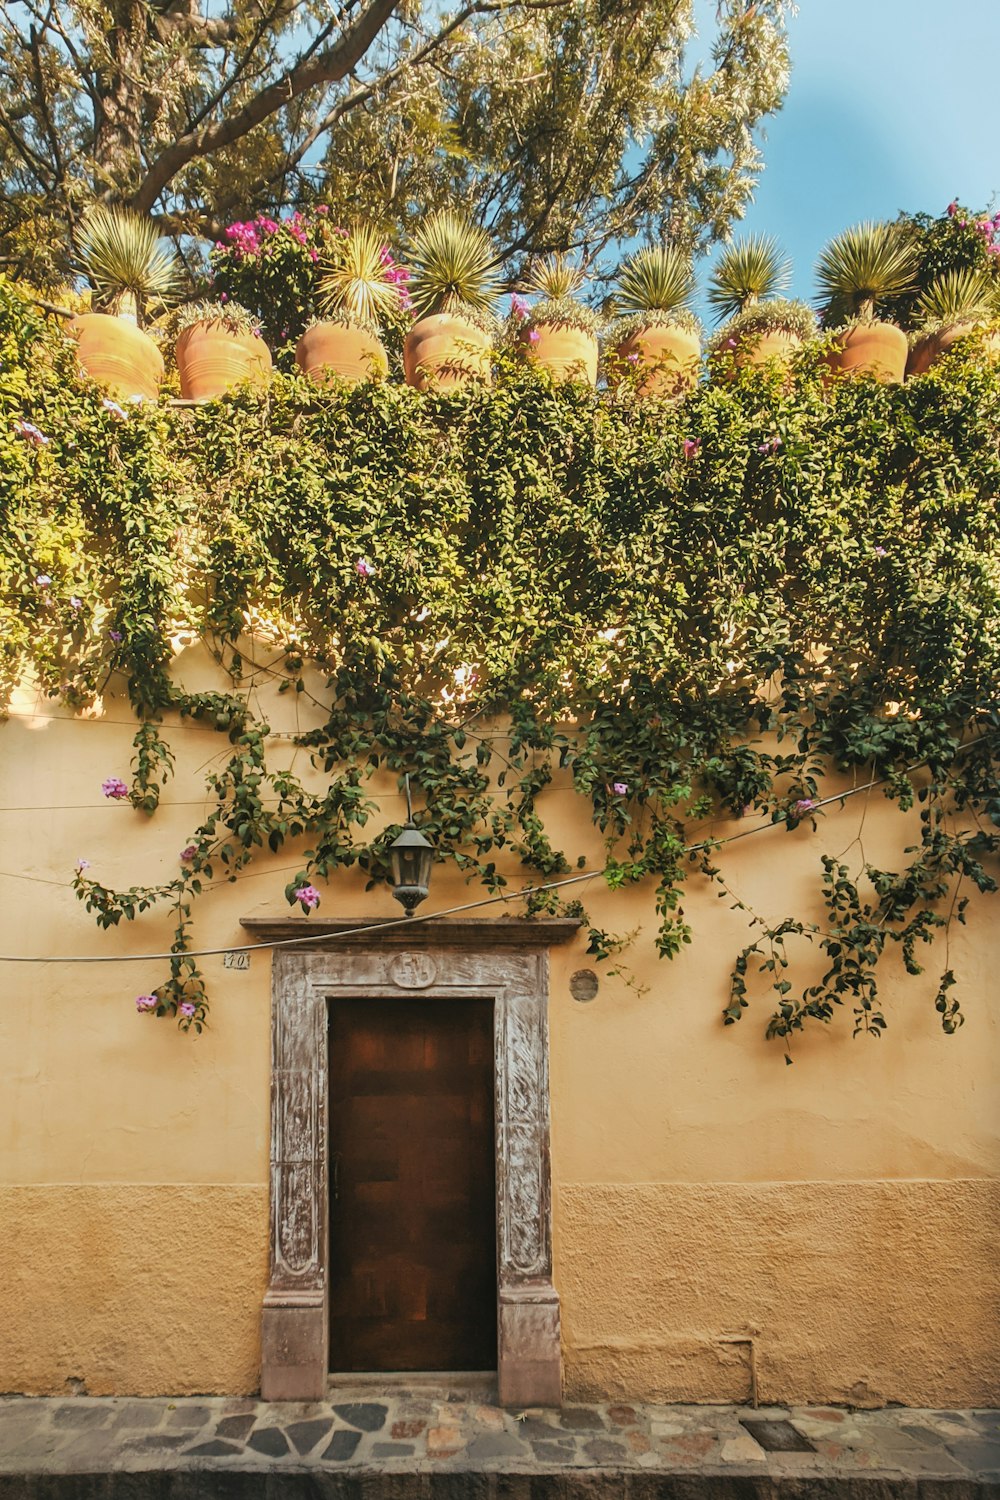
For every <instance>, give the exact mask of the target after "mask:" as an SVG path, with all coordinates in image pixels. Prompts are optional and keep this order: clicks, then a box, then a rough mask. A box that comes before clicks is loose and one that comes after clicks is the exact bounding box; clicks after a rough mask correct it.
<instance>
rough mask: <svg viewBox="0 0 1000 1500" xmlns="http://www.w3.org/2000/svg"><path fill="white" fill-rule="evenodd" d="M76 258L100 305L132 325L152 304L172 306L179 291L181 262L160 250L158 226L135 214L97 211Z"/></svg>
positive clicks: (85, 229)
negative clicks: (172, 300) (158, 303)
mask: <svg viewBox="0 0 1000 1500" xmlns="http://www.w3.org/2000/svg"><path fill="white" fill-rule="evenodd" d="M77 258H78V263H79V266H80V269H81V270H82V271H83V273H84V275H85V276H86V277H87V279H88V280H89V282H90V284H91V286H92V287H93V288H94V291H95V292H96V293H97V294H98V297H99V299H100V301H101V303H102V304H103V305H104V306H106V307H107V309H108V311H109V312H112V313H114V314H116V315H117V316H118V317H120V318H126V319H128V320H130V321H134V322H139V321H141V320H142V317H143V315H144V313H145V310H146V306H147V304H148V303H150V302H154V301H159V302H161V303H164V304H166V303H167V302H169V301H170V299H171V298H172V297H173V296H175V295H176V293H177V291H178V288H179V285H180V275H179V268H178V265H177V259H176V256H175V255H174V253H173V251H172V250H169V249H168V248H167V247H166V246H164V245H162V244H161V242H160V235H159V234H158V232H157V229H156V225H155V224H154V223H153V222H152V221H151V220H150V219H143V218H141V217H140V216H139V215H138V214H136V213H133V212H132V211H131V210H130V209H126V208H92V209H91V210H90V211H89V213H88V214H87V215H86V217H85V218H84V221H83V227H82V230H81V233H80V239H79V244H78V250H77Z"/></svg>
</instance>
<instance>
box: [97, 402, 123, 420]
mask: <svg viewBox="0 0 1000 1500" xmlns="http://www.w3.org/2000/svg"><path fill="white" fill-rule="evenodd" d="M101 405H102V406H103V407H104V410H105V411H109V412H110V413H111V415H112V416H113V417H117V418H118V421H119V422H127V421H128V412H127V411H126V410H125V408H124V407H122V406H119V405H118V402H117V401H112V400H111V398H110V396H105V397H104V399H103V401H102V402H101Z"/></svg>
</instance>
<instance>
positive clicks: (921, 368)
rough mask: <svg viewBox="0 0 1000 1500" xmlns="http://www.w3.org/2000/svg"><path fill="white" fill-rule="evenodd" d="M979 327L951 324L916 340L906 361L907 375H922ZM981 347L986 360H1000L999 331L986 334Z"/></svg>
mask: <svg viewBox="0 0 1000 1500" xmlns="http://www.w3.org/2000/svg"><path fill="white" fill-rule="evenodd" d="M979 326H981V325H979V324H976V323H952V325H951V327H950V328H941V329H939V330H938V332H937V333H929V334H927V336H926V337H925V338H922V339H918V341H917V342H916V343H915V344H914V346H913V348H912V349H911V350H910V357H909V359H908V360H907V361H906V373H907V375H908V376H909V375H923V374H924V373H925V371H927V370H929V369H930V367H931V365H936V364H937V362H938V360H939V359H942V358H943V357H944V355H946V354H947V353H948V350H949V349H950V348H951V347H952V345H953V344H954V343H955V342H956V341H957V340H958V339H963V338H966V337H967V336H968V334H970V333H973V332H975V330H976V328H977V327H979ZM982 347H983V350H984V352H985V354H986V357H987V359H990V360H994V361H995V360H1000V330H994V332H992V333H987V334H986V335H985V337H984V338H983V345H982Z"/></svg>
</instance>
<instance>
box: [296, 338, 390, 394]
mask: <svg viewBox="0 0 1000 1500" xmlns="http://www.w3.org/2000/svg"><path fill="white" fill-rule="evenodd" d="M295 363H296V364H297V365H298V367H299V369H300V370H303V371H304V372H305V374H306V375H308V376H309V378H310V380H315V381H316V383H317V385H330V384H331V382H332V381H334V380H336V379H340V380H346V381H348V382H349V383H350V384H351V385H357V384H358V383H359V382H360V381H362V380H384V379H385V377H386V375H387V374H388V373H389V361H388V358H387V357H386V352H385V348H384V347H383V345H382V342H381V340H380V339H378V338H376V337H375V335H374V334H373V333H369V332H368V330H367V329H364V328H352V327H349V326H348V325H347V324H345V323H314V324H313V326H312V328H307V329H306V331H305V333H304V334H303V335H302V337H301V338H300V339H299V341H298V343H297V344H296V345H295Z"/></svg>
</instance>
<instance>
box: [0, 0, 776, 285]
mask: <svg viewBox="0 0 1000 1500" xmlns="http://www.w3.org/2000/svg"><path fill="white" fill-rule="evenodd" d="M790 8H791V6H790V3H789V0H718V4H717V6H716V9H715V14H714V20H712V22H711V27H712V34H711V35H710V36H707V37H703V38H699V39H698V41H697V50H698V53H699V56H703V57H704V61H696V62H692V60H691V53H692V49H693V44H694V41H695V33H694V20H693V12H694V0H469V3H465V4H462V5H461V6H460V8H458V9H456V10H454V11H449V12H445V11H444V10H442V9H441V8H440V7H439V6H437V5H435V4H431V3H421V0H331V3H330V4H329V5H321V4H319V3H317V0H223V3H222V4H221V5H215V4H213V3H212V0H68V3H65V4H57V3H55V0H0V101H2V103H0V182H2V188H0V202H2V204H3V208H2V219H0V256H2V257H4V258H5V260H6V262H7V264H8V265H10V264H12V263H13V265H14V266H15V267H17V268H19V269H21V270H22V271H23V270H25V269H27V268H28V267H29V266H30V264H31V263H32V262H34V263H35V264H36V267H37V266H44V265H45V263H46V261H47V260H48V261H51V260H53V259H54V260H55V261H56V262H58V256H59V253H60V248H61V247H64V246H65V245H66V244H67V243H71V242H72V240H73V237H74V232H75V227H76V226H77V225H78V224H79V220H80V216H81V214H82V212H83V211H84V210H85V208H86V206H87V205H88V204H90V203H92V202H94V201H95V200H96V201H100V202H105V203H124V204H128V205H130V206H131V207H133V208H135V209H136V210H138V211H139V212H140V213H151V214H154V215H155V216H157V217H158V219H159V220H160V222H161V224H162V226H163V227H164V229H165V230H166V231H167V232H168V233H173V234H175V235H180V234H185V233H186V234H198V235H206V236H208V237H211V238H216V237H217V236H218V231H219V228H220V226H221V225H223V224H224V223H226V222H227V221H228V220H229V219H232V218H235V217H245V216H248V215H249V214H252V213H254V212H259V211H263V210H267V211H270V212H275V211H280V210H282V209H287V208H291V207H298V206H303V205H305V204H308V203H309V202H311V201H315V200H316V199H317V198H320V197H322V198H324V199H325V200H326V201H329V202H330V204H331V206H332V207H333V208H334V210H335V211H336V212H338V213H339V214H340V215H341V216H342V217H344V218H348V217H350V216H351V215H357V214H363V215H364V217H365V218H366V219H374V220H376V221H378V222H380V223H382V224H383V225H384V227H385V228H386V229H387V230H392V229H398V228H400V227H405V226H406V225H408V224H409V223H412V222H413V221H414V220H415V219H417V218H419V217H420V216H421V215H422V214H424V213H425V212H427V211H428V210H429V209H431V208H433V207H435V206H437V205H439V204H441V203H442V202H445V201H447V202H450V203H451V204H453V205H456V206H462V207H464V208H465V209H466V210H467V211H469V212H472V213H474V214H475V215H476V217H477V218H478V219H479V220H480V222H482V223H484V224H485V225H486V226H487V227H488V228H489V229H490V230H491V231H492V232H493V233H494V234H495V235H496V236H497V238H498V240H499V241H500V242H501V244H502V245H503V247H504V249H505V253H508V254H513V255H515V256H516V255H518V254H519V253H521V252H527V251H531V252H546V251H548V250H552V249H564V248H569V247H573V248H577V249H580V250H582V251H583V252H584V253H585V254H593V253H596V252H597V251H599V250H600V248H601V247H602V246H603V245H605V244H607V243H609V242H610V241H612V240H621V239H625V238H628V237H631V236H634V235H639V234H647V235H659V234H663V233H669V234H670V235H671V236H672V237H674V238H676V239H678V240H680V241H682V242H684V243H686V244H687V245H689V246H692V247H694V246H696V245H698V244H699V243H706V242H708V241H710V240H712V239H714V238H716V237H718V236H719V235H720V234H723V233H724V232H725V231H726V229H727V227H728V226H729V225H730V224H731V223H732V221H733V220H734V219H736V218H738V217H739V216H740V215H741V213H742V211H743V208H744V205H745V204H746V202H747V199H748V197H749V195H750V193H751V192H752V189H753V185H754V182H755V178H756V173H757V171H758V170H759V167H760V164H761V158H760V149H759V141H758V138H757V137H758V135H759V126H760V125H761V122H762V121H763V120H764V119H765V118H766V116H767V115H768V114H770V113H771V112H772V111H774V110H776V109H777V108H778V107H779V106H780V104H781V100H782V97H783V94H784V91H785V87H786V84H787V76H788V57H787V50H786V43H785V19H786V12H787V11H788V10H789V9H790Z"/></svg>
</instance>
